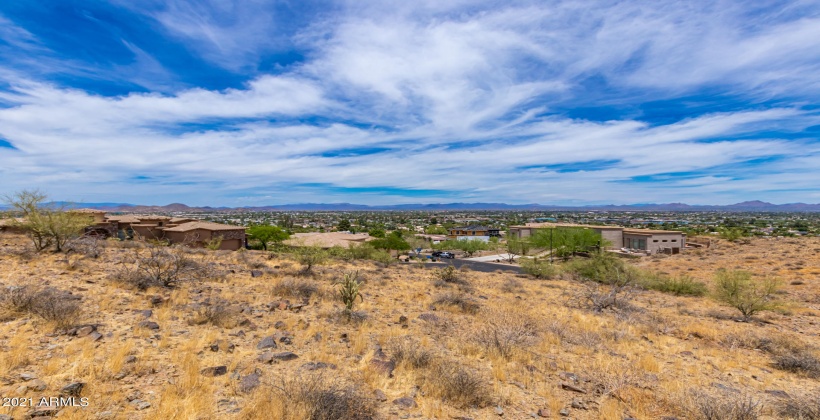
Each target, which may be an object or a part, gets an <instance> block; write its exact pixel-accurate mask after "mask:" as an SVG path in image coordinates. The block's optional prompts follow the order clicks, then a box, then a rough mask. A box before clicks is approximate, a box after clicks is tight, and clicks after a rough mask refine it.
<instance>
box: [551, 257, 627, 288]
mask: <svg viewBox="0 0 820 420" xmlns="http://www.w3.org/2000/svg"><path fill="white" fill-rule="evenodd" d="M567 269H568V270H569V271H570V272H572V273H574V274H575V275H576V276H578V277H580V278H581V279H584V280H591V281H594V282H597V283H603V284H613V285H625V284H630V283H635V282H636V281H637V280H638V279H639V278H640V273H639V272H638V270H636V269H635V268H633V267H629V266H627V265H626V263H624V262H623V260H621V259H620V258H618V257H616V256H614V255H611V254H609V253H600V254H594V255H593V256H592V258H588V259H578V260H575V261H572V262H570V263H569V264H567Z"/></svg>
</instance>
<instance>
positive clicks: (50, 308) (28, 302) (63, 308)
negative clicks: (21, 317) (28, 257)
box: [0, 285, 82, 328]
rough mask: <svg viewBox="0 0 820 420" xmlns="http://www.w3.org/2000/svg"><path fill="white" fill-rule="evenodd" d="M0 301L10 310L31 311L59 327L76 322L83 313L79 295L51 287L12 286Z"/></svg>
mask: <svg viewBox="0 0 820 420" xmlns="http://www.w3.org/2000/svg"><path fill="white" fill-rule="evenodd" d="M0 303H2V306H3V307H4V309H6V311H8V312H12V313H17V314H20V313H30V314H33V315H36V316H38V317H40V318H42V319H44V320H46V321H50V322H53V323H55V325H56V326H57V327H58V328H66V327H70V326H72V325H74V324H76V323H77V320H78V318H79V317H80V314H81V313H82V307H81V305H80V302H79V299H78V298H77V297H75V296H73V295H71V294H69V293H68V292H65V291H63V290H59V289H55V288H51V287H47V288H37V287H34V286H31V285H25V286H12V287H9V288H8V289H7V292H6V293H5V294H4V295H3V297H2V298H0Z"/></svg>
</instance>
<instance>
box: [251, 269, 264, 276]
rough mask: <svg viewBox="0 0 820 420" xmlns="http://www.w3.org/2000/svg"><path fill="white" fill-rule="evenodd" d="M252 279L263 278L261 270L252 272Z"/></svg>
mask: <svg viewBox="0 0 820 420" xmlns="http://www.w3.org/2000/svg"><path fill="white" fill-rule="evenodd" d="M251 277H262V272H261V271H260V270H251Z"/></svg>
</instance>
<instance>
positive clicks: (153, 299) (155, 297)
mask: <svg viewBox="0 0 820 420" xmlns="http://www.w3.org/2000/svg"><path fill="white" fill-rule="evenodd" d="M149 299H150V302H151V305H154V306H159V305H162V304H163V303H164V302H165V300H164V299H163V298H162V296H159V295H153V296H151V297H150V298H149Z"/></svg>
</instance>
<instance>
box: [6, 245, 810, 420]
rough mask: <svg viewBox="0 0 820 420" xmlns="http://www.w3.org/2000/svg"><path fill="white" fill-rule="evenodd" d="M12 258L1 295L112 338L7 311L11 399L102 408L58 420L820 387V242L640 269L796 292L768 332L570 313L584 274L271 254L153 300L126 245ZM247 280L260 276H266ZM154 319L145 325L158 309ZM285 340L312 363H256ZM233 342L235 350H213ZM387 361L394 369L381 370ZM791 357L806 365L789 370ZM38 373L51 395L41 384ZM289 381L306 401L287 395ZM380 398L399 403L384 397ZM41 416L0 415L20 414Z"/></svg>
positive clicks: (647, 411) (652, 413)
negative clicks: (217, 371) (77, 307)
mask: <svg viewBox="0 0 820 420" xmlns="http://www.w3.org/2000/svg"><path fill="white" fill-rule="evenodd" d="M0 244H7V245H5V246H2V247H0V267H2V270H0V287H3V290H6V289H5V287H8V286H12V285H22V284H35V285H48V286H51V287H55V288H58V289H61V290H67V291H71V292H72V293H73V294H75V295H78V296H80V297H82V301H81V302H82V314H81V317H80V318H79V320H78V321H77V322H78V323H79V324H82V325H96V326H97V332H99V333H100V334H102V337H100V339H99V340H96V341H95V340H93V339H92V337H90V336H86V337H77V336H73V335H68V334H65V333H64V332H63V330H62V329H60V328H56V329H55V326H54V325H51V324H49V323H48V322H46V321H45V320H43V319H41V318H40V317H37V316H34V315H31V314H28V313H24V312H23V313H21V312H14V311H5V308H0V311H5V312H3V315H2V317H0V396H3V397H15V396H17V397H31V398H35V399H37V398H40V397H43V396H46V397H49V396H58V395H59V393H60V389H61V388H62V387H63V386H64V385H67V384H69V383H71V382H77V381H79V382H85V383H86V384H87V385H86V387H85V388H84V389H83V391H82V394H81V395H82V397H87V398H88V399H89V406H88V407H65V408H63V409H62V410H61V411H62V413H61V415H60V417H61V418H67V419H85V418H98V416H99V415H100V414H101V413H102V414H103V415H110V416H111V417H110V418H127V419H155V418H163V419H166V418H167V419H231V418H235V419H270V418H289V419H299V418H305V417H306V416H309V415H314V416H318V414H315V413H316V410H317V407H324V410H331V411H332V410H341V411H332V412H333V413H335V414H334V415H335V416H341V417H340V418H344V415H343V414H342V415H340V414H339V413H340V412H341V413H344V412H348V413H359V414H357V415H359V416H360V417H361V416H365V414H367V415H370V414H373V416H372V417H374V418H396V417H399V416H401V415H403V414H410V415H418V416H421V417H422V418H435V419H448V418H452V417H459V416H464V417H472V418H475V419H485V418H497V417H498V416H497V414H496V409H497V408H501V409H502V410H503V411H504V418H514V419H518V418H529V417H530V414H531V413H536V412H538V411H539V410H545V411H548V412H549V413H550V414H551V416H552V418H559V417H560V413H559V412H560V411H561V410H568V411H569V415H570V417H572V418H577V419H623V418H624V417H633V418H636V419H657V418H661V417H663V416H679V417H686V418H698V416H700V415H701V414H698V413H699V411H697V410H702V409H703V407H702V405H703V404H705V403H704V401H705V402H709V401H711V400H709V399H708V398H707V397H702V398H701V400H698V399H697V398H696V397H694V396H697V395H706V396H709V395H711V396H713V397H715V398H718V397H721V398H722V395H723V394H722V393H725V392H728V393H730V394H731V395H743V396H745V397H748V398H750V399H751V400H752V401H760V402H762V403H764V404H763V405H762V406H761V407H762V409H761V410H759V413H758V414H759V417H760V418H782V417H783V416H784V414H783V413H786V412H788V410H785V409H783V410H781V409H780V408H779V407H781V406H782V405H783V404H785V401H784V400H783V399H782V398H779V397H778V396H777V394H776V393H771V392H767V391H785V392H786V393H788V394H790V395H795V396H805V395H812V394H815V395H816V394H817V392H816V391H817V389H818V386H817V382H816V379H813V377H812V375H811V371H810V369H811V368H812V366H813V365H812V363H813V361H814V360H815V359H812V358H813V357H815V355H816V354H817V352H818V350H820V343H819V342H818V338H817V337H818V333H820V326H818V325H820V323H818V321H817V314H820V308H818V305H820V300H818V299H817V296H820V251H818V250H820V240H818V239H816V238H802V239H782V240H777V239H755V240H752V242H751V243H750V244H747V245H736V244H730V243H726V242H719V243H718V244H717V245H716V246H715V247H714V248H713V249H710V250H702V251H694V252H688V253H685V254H681V255H675V256H662V257H650V258H646V259H643V260H640V261H637V262H636V263H635V264H636V265H638V266H640V267H642V268H644V269H650V270H654V271H659V272H665V273H668V274H670V275H680V274H686V275H689V276H692V277H693V278H694V279H695V280H697V281H701V282H704V283H706V284H707V285H711V281H712V277H713V273H714V271H715V270H717V269H718V268H724V267H725V268H730V269H733V268H738V269H744V270H749V271H752V272H753V273H755V274H759V275H776V276H778V277H780V278H782V279H783V291H784V293H782V294H780V295H779V297H780V299H781V300H783V301H784V302H785V303H786V308H787V309H786V310H781V311H778V312H767V313H763V314H761V315H760V316H759V317H758V318H757V320H755V321H753V322H736V320H735V318H737V315H736V314H735V313H734V312H733V311H734V310H733V309H731V308H727V307H724V306H721V305H720V304H718V303H716V302H715V301H713V300H711V299H710V298H709V297H676V296H671V295H666V294H661V293H658V292H642V293H639V294H638V295H636V296H635V297H634V298H633V300H632V301H631V303H632V306H633V307H634V308H632V309H630V310H606V311H603V312H601V313H594V312H592V311H589V310H585V309H582V308H580V307H578V306H577V305H572V304H571V302H569V300H570V298H571V297H572V296H575V295H577V293H579V292H580V291H581V290H582V287H583V286H582V285H580V284H579V283H577V282H574V281H569V280H548V281H545V280H532V279H528V278H525V277H518V276H516V275H514V274H509V273H479V272H474V271H467V272H462V273H460V277H461V278H463V279H464V280H466V282H467V283H468V284H469V285H468V286H465V285H459V284H449V283H447V284H439V286H436V285H435V283H436V282H437V280H439V279H438V278H437V277H436V275H435V273H434V272H433V271H432V270H430V269H429V268H421V267H418V266H416V265H412V264H406V265H392V266H389V267H382V266H379V265H377V264H375V263H371V262H355V261H354V262H341V261H331V262H329V263H328V264H326V265H323V266H319V267H315V268H314V273H313V274H312V275H309V276H302V275H300V274H299V271H300V270H301V268H302V267H301V266H300V265H299V264H298V263H297V262H295V261H292V260H289V259H287V258H285V257H283V256H279V257H277V258H273V259H269V258H268V256H267V254H265V253H262V252H256V251H245V252H236V253H226V252H211V251H197V252H191V253H190V254H189V256H190V257H191V258H193V259H195V260H197V261H199V262H200V263H202V264H206V263H207V264H212V265H213V267H214V269H215V270H218V271H219V272H221V273H228V274H227V275H225V276H218V277H217V278H214V279H205V280H202V281H197V282H192V283H187V284H183V285H181V286H180V287H179V288H176V289H162V288H149V289H148V290H144V291H139V290H136V289H131V288H128V287H125V286H123V285H121V284H116V283H113V282H111V281H110V280H108V279H107V274H108V273H109V272H110V271H111V270H113V268H114V267H116V265H117V264H118V263H119V262H120V261H123V260H127V259H128V258H131V256H132V255H133V251H131V250H129V249H124V248H121V247H119V246H116V245H110V246H107V247H106V249H105V250H104V252H103V255H102V256H101V257H100V258H99V259H96V260H94V259H84V260H81V261H78V262H76V263H75V264H74V269H68V267H67V266H66V262H65V259H64V258H63V257H62V256H60V255H54V254H50V253H44V254H38V255H34V256H33V257H30V258H29V257H27V256H25V255H24V253H21V252H20V251H21V250H22V249H23V248H24V247H25V239H24V238H22V237H20V236H16V235H9V234H3V235H2V236H0ZM277 266H278V267H279V268H276V267H277ZM250 270H260V271H262V272H263V275H262V276H261V277H251V275H250ZM351 270H359V271H360V273H361V278H362V279H364V284H363V285H362V287H361V292H362V294H363V300H362V301H357V302H356V304H355V307H354V310H355V311H356V314H355V316H354V317H352V319H348V318H347V317H345V316H343V315H342V312H341V309H342V303H341V301H340V300H339V299H338V295H337V291H336V286H335V285H334V284H333V282H334V281H335V280H337V279H338V278H339V277H340V276H341V275H342V274H343V273H344V272H348V271H351ZM280 299H288V300H290V302H291V304H302V303H303V302H306V303H307V305H306V306H304V307H301V308H298V309H297V308H294V309H293V310H291V309H279V307H278V305H273V303H277V304H278V302H279V300H280ZM208 302H210V303H211V306H213V303H214V302H224V303H226V304H227V305H228V306H229V307H230V308H231V322H221V321H218V320H217V321H214V320H213V319H211V318H209V319H206V320H205V321H204V322H189V321H191V319H192V317H194V316H196V315H197V314H199V315H202V313H198V312H197V311H200V310H203V309H202V308H203V306H204V307H205V308H208V307H209V305H208ZM197 305H198V306H197ZM149 309H150V310H151V311H152V313H151V315H150V317H148V318H146V317H145V315H144V313H143V312H142V311H145V310H149ZM205 315H208V314H207V313H206V314H205ZM400 317H405V318H403V319H402V321H400V319H399V318H400ZM205 318H208V317H207V316H206V317H205ZM142 321H152V322H156V323H157V324H158V325H159V329H158V330H152V329H148V328H144V327H143V326H141V324H140V323H141V322H142ZM281 332H288V333H289V335H288V337H290V340H289V342H287V341H288V340H287V339H286V340H285V341H279V342H277V348H276V349H269V350H271V351H272V352H274V353H278V352H285V351H289V352H293V353H295V354H296V355H298V358H297V359H295V360H288V361H278V362H277V361H274V362H273V363H263V362H261V361H259V360H258V357H259V356H260V355H261V354H262V353H264V351H265V350H259V349H257V347H256V346H257V343H259V342H260V341H261V340H262V339H263V338H264V337H267V336H272V335H275V334H276V333H281ZM277 337H278V336H277ZM220 340H221V342H222V343H223V344H233V345H234V347H231V348H230V350H228V349H227V348H225V347H224V346H223V347H219V346H217V348H216V351H213V350H212V345H213V344H215V343H218V342H220ZM402 343H403V344H402ZM391 360H393V361H395V362H396V363H395V366H393V369H392V371H391V369H389V368H386V367H385V364H387V365H389V362H390V361H391ZM777 360H781V362H782V363H783V364H784V366H786V365H788V366H791V367H795V368H794V369H793V370H785V369H778V368H777V367H776V366H775V362H776V361H777ZM382 362H383V363H382ZM789 363H791V364H789ZM214 366H226V369H227V373H226V374H225V375H222V376H216V377H211V376H205V375H202V374H201V371H202V369H204V368H208V367H214ZM311 369H313V370H311ZM801 369H802V370H801ZM818 369H820V365H818ZM257 370H258V371H259V372H260V381H259V382H260V383H259V386H258V387H257V388H256V389H255V390H252V391H250V392H247V391H246V390H243V389H241V387H240V379H241V378H244V377H246V376H248V375H251V374H253V373H254V372H255V371H257ZM23 373H31V374H33V375H35V376H37V377H38V378H39V379H40V380H42V381H43V382H45V384H46V386H47V388H46V389H45V390H43V391H36V390H33V389H31V388H30V387H28V386H27V385H28V384H30V383H31V382H30V381H28V382H27V381H24V380H22V379H21V376H20V375H21V374H23ZM315 375H321V377H322V378H325V379H328V380H329V379H333V380H337V381H336V382H328V381H325V382H327V383H328V384H330V385H332V386H330V385H329V386H330V387H329V388H323V387H320V386H319V385H318V383H316V382H315V381H314V382H311V381H313V379H314V378H315ZM323 383H324V382H323ZM287 384H290V385H292V386H293V387H295V388H298V389H301V390H302V391H303V392H302V393H296V392H285V391H283V387H285V385H287ZM575 388H577V389H580V390H582V391H584V393H580V392H576V391H573V389H575ZM354 390H355V392H353V391H354ZM376 390H378V391H380V393H381V394H383V396H384V397H383V398H381V399H386V400H384V401H380V400H378V399H377V398H376V397H375V395H376V394H374V391H376ZM727 390H728V391H727ZM735 391H736V392H735ZM323 392H324V394H323ZM698 392H699V393H700V394H698ZM317 395H328V398H330V400H327V401H325V400H322V399H317V398H318V397H317ZM399 398H412V399H413V401H414V403H415V406H413V407H409V408H402V407H400V406H399V405H397V404H394V400H396V399H399ZM734 402H735V403H738V404H740V403H742V402H743V401H740V400H737V399H736V401H734ZM141 403H142V405H140V404H141ZM146 404H147V406H146ZM327 404H330V405H327ZM368 404H370V405H368ZM371 405H372V408H373V410H372V412H371V411H368V407H371ZM741 405H742V404H741ZM356 407H358V408H361V409H362V410H363V411H361V410H360V411H356V410H358V408H356ZM715 408H716V409H728V408H726V407H715ZM345 410H347V411H345ZM784 410H785V411H784ZM28 411H29V410H28V409H21V408H16V409H13V408H10V407H0V414H10V415H13V416H14V418H17V417H23V416H24V415H25V414H26V413H27V412H28ZM320 411H321V410H320ZM792 411H794V410H792ZM311 413H313V414H311ZM362 413H365V414H362ZM365 417H366V416H365ZM316 418H322V417H316Z"/></svg>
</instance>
